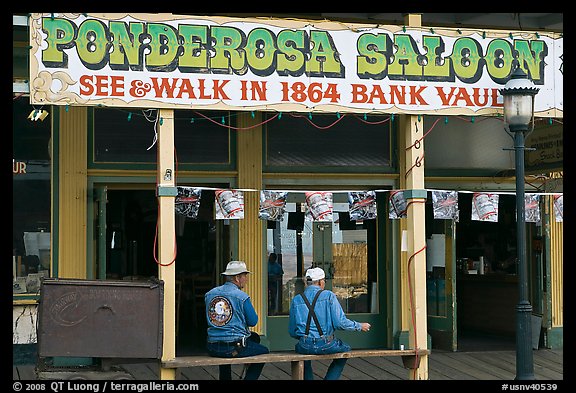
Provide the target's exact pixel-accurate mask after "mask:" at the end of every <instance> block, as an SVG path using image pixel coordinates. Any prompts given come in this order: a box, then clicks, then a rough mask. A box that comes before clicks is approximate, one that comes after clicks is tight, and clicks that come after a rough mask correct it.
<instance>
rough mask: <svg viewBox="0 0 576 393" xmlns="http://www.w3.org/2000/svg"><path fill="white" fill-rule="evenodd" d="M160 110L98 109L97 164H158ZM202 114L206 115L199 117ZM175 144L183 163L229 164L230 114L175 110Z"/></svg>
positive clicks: (95, 148)
mask: <svg viewBox="0 0 576 393" xmlns="http://www.w3.org/2000/svg"><path fill="white" fill-rule="evenodd" d="M156 113H157V112H156V111H152V110H137V109H133V110H128V109H121V110H120V109H117V108H116V109H110V108H95V109H94V161H95V162H102V163H103V162H109V163H114V162H118V163H155V162H156V159H157V156H156V153H157V152H156V146H155V143H156V138H157V135H156V131H155V120H156ZM199 113H202V114H203V115H204V116H201V115H199ZM174 116H175V119H174V145H175V149H176V158H177V160H178V163H179V164H184V163H189V164H229V163H230V130H229V128H228V127H225V126H224V125H222V118H223V116H224V122H225V124H226V125H228V124H229V122H230V118H229V114H228V112H197V111H184V110H175V111H174Z"/></svg>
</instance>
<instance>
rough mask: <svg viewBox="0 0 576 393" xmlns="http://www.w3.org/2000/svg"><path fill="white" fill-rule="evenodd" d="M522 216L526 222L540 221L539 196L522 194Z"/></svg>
mask: <svg viewBox="0 0 576 393" xmlns="http://www.w3.org/2000/svg"><path fill="white" fill-rule="evenodd" d="M524 217H525V221H526V222H540V196H539V195H538V194H526V195H524Z"/></svg>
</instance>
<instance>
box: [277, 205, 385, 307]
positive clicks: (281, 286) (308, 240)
mask: <svg viewBox="0 0 576 393" xmlns="http://www.w3.org/2000/svg"><path fill="white" fill-rule="evenodd" d="M292 195H293V194H292ZM289 198H290V197H289ZM294 199H297V198H294ZM302 205H303V204H302V203H287V204H286V211H287V212H286V213H285V215H284V218H283V220H282V221H277V222H276V221H268V229H267V251H268V255H271V254H275V255H276V264H278V265H280V268H278V267H275V264H272V263H270V260H269V262H268V315H269V316H273V315H288V314H289V311H290V302H291V301H292V298H293V297H294V296H296V295H297V294H299V293H301V292H302V291H303V290H304V287H305V283H304V281H303V276H304V274H305V272H306V270H307V269H309V268H310V267H315V266H319V267H322V268H323V269H324V271H325V272H326V275H327V279H326V289H330V290H332V291H333V292H334V293H335V294H336V297H337V298H338V300H339V302H340V304H341V305H342V308H343V309H344V312H345V313H376V312H378V302H377V298H378V292H377V285H376V281H377V279H376V277H377V268H376V263H377V262H376V254H375V250H376V220H366V221H363V222H356V221H350V219H349V218H348V217H349V215H348V213H347V212H334V215H333V220H334V222H333V223H321V224H322V225H318V224H320V223H317V222H313V221H307V220H305V215H304V213H302V211H301V209H302ZM338 205H339V206H340V209H345V208H347V206H348V205H347V204H346V203H337V204H335V209H336V206H338ZM344 205H345V207H343V206H344ZM344 217H346V218H347V219H346V220H345V219H344ZM320 261H324V262H320Z"/></svg>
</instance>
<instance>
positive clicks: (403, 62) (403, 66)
mask: <svg viewBox="0 0 576 393" xmlns="http://www.w3.org/2000/svg"><path fill="white" fill-rule="evenodd" d="M394 44H395V45H396V46H397V47H398V50H397V51H396V53H394V61H393V62H392V63H390V65H389V66H388V75H389V76H390V79H404V77H405V76H421V75H422V72H423V71H422V66H421V65H420V63H419V62H418V56H420V52H419V51H418V48H417V47H416V42H415V41H414V39H413V38H412V37H411V36H410V35H409V34H396V35H394Z"/></svg>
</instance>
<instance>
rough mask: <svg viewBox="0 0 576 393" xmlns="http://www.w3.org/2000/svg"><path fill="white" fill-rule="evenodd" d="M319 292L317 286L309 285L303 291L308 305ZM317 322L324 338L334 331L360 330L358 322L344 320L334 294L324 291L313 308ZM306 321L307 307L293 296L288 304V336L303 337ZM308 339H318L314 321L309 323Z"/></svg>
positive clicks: (300, 299)
mask: <svg viewBox="0 0 576 393" xmlns="http://www.w3.org/2000/svg"><path fill="white" fill-rule="evenodd" d="M319 290H320V287H319V286H318V285H309V286H307V287H306V289H305V290H304V293H303V294H302V295H303V296H306V298H307V299H308V301H309V302H310V304H312V301H313V299H314V296H316V292H318V291H319ZM314 310H315V311H316V316H317V317H318V322H319V323H320V327H321V328H322V332H323V333H324V336H331V335H333V334H334V331H335V330H338V329H339V330H356V331H359V330H361V329H362V325H360V322H356V321H353V320H351V319H348V318H346V315H345V314H344V310H343V309H342V306H341V305H340V303H338V299H337V298H336V295H335V294H334V292H331V291H328V290H324V291H323V292H322V293H321V294H320V297H319V298H318V300H317V301H316V306H315V307H314ZM307 320H308V307H307V306H306V303H304V299H302V297H301V296H300V295H297V296H294V298H293V299H292V302H291V304H290V320H289V324H288V333H289V334H290V336H292V337H294V338H297V339H299V338H300V337H303V336H304V334H305V332H306V321H307ZM308 337H310V338H320V333H319V332H318V328H317V327H316V324H315V323H314V319H313V318H312V321H311V322H310V332H309V333H308Z"/></svg>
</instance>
